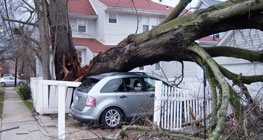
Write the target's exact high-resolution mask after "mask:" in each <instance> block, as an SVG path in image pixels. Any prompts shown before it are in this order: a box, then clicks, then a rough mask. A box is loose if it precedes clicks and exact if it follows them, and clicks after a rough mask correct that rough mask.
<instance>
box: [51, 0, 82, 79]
mask: <svg viewBox="0 0 263 140" xmlns="http://www.w3.org/2000/svg"><path fill="white" fill-rule="evenodd" d="M67 2H68V1H67V0H59V1H57V0H49V6H48V9H47V10H48V13H49V15H48V19H49V20H48V21H49V26H50V33H51V43H52V49H53V51H55V73H56V79H57V80H73V79H75V78H77V77H78V73H79V70H80V60H79V55H78V53H77V51H76V49H75V47H74V44H73V41H72V32H71V28H70V25H69V19H68V9H67Z"/></svg>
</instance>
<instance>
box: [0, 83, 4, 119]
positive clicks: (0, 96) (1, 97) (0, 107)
mask: <svg viewBox="0 0 263 140" xmlns="http://www.w3.org/2000/svg"><path fill="white" fill-rule="evenodd" d="M4 93H5V92H4V89H3V88H1V87H0V118H2V112H3V106H4Z"/></svg>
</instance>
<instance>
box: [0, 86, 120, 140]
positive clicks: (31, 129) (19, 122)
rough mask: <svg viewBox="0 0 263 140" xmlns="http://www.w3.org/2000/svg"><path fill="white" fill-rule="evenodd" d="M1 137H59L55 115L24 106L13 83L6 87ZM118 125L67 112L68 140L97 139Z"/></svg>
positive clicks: (49, 139) (17, 139)
mask: <svg viewBox="0 0 263 140" xmlns="http://www.w3.org/2000/svg"><path fill="white" fill-rule="evenodd" d="M4 89H5V96H4V109H3V114H2V120H1V121H2V123H1V132H0V136H1V140H57V139H58V137H57V134H58V131H57V129H58V126H57V124H58V121H57V116H56V115H37V116H33V115H32V113H31V112H30V111H29V110H28V108H27V107H26V106H25V104H24V103H23V101H22V100H21V99H20V97H19V95H18V94H17V93H16V91H15V90H14V88H13V87H5V88H4ZM118 131H119V130H118V129H114V130H105V129H100V128H92V127H89V126H87V125H83V124H82V123H81V122H79V121H77V120H74V119H73V118H72V117H70V116H69V115H66V134H65V136H66V138H65V139H66V140H83V139H85V140H97V139H99V138H101V137H103V136H107V137H114V136H115V134H116V133H117V132H118Z"/></svg>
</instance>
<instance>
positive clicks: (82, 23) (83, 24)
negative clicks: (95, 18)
mask: <svg viewBox="0 0 263 140" xmlns="http://www.w3.org/2000/svg"><path fill="white" fill-rule="evenodd" d="M78 32H86V20H84V19H79V20H78Z"/></svg>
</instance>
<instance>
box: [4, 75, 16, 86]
mask: <svg viewBox="0 0 263 140" xmlns="http://www.w3.org/2000/svg"><path fill="white" fill-rule="evenodd" d="M6 79H7V80H6V85H9V86H14V84H15V78H14V77H8V78H6Z"/></svg>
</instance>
